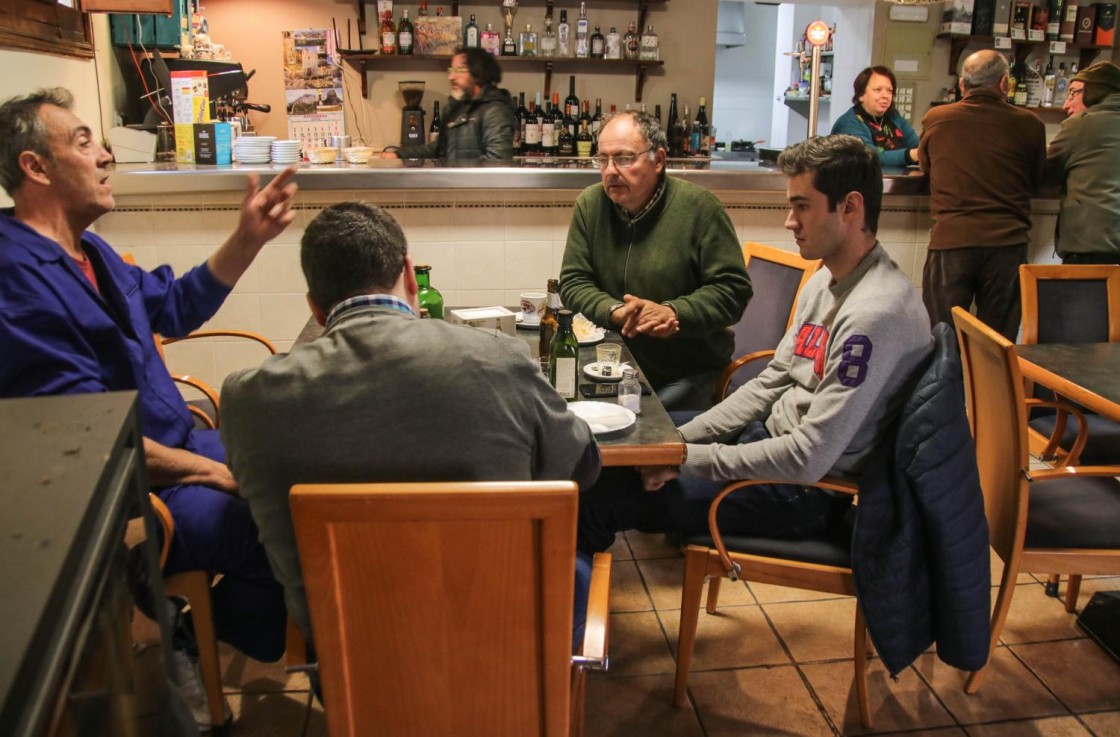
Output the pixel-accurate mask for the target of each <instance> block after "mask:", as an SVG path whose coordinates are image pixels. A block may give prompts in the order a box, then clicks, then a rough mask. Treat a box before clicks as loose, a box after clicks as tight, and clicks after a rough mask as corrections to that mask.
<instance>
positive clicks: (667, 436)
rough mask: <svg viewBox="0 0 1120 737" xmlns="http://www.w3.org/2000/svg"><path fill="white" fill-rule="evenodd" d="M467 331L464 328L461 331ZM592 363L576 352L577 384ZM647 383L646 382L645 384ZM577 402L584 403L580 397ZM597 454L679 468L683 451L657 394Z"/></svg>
mask: <svg viewBox="0 0 1120 737" xmlns="http://www.w3.org/2000/svg"><path fill="white" fill-rule="evenodd" d="M464 329H467V328H464ZM322 332H323V328H322V327H321V326H320V325H319V324H318V323H317V322H315V318H311V319H309V320H308V322H307V324H306V325H305V326H304V328H303V330H302V332H300V334H299V337H298V338H297V339H296V343H297V344H298V343H306V342H308V341H311V340H314V339H315V338H317V337H319V336H320V335H321V334H322ZM517 334H518V337H520V338H522V339H524V340H525V342H526V343H527V344H528V345H529V354H530V355H531V356H533V357H534V358H536V357H537V355H538V352H537V345H538V339H537V331H536V330H521V329H519V330H518V331H517ZM605 340H607V341H610V342H613V343H619V344H620V345H621V346H622V360H623V361H625V362H627V363H629V364H630V365H631V366H634V367H635V368H637V369H638V376H639V378H640V379H641V380H642V381H646V380H645V377H644V375H643V374H642V370H641V367H640V366H638V362H637V361H635V360H634V357H633V356H632V355H631V354H630V351H629V350H628V349H627V347H626V344H625V343H624V342H623V341H622V338H621V337H620V336H619V335H618V333H615V332H613V331H608V332H607V336H606V338H605ZM594 360H595V346H594V345H582V346H580V349H579V368H580V374H579V375H580V383H590V381H591V380H590V379H588V378H586V376H584V373H583V367H584V366H585V365H586V364H588V363H591V362H592V361H594ZM646 383H648V382H646ZM580 399H583V397H582V396H581V397H580ZM587 401H596V402H614V401H615V400H614V399H595V400H587ZM596 440H597V441H598V442H599V452H600V453H601V454H602V457H603V465H604V466H678V465H680V464H681V463H684V458H685V448H684V441H683V440H681V436H680V433H678V432H677V428H676V426H675V425H674V424H673V421H672V420H671V419H670V418H669V413H668V412H666V411H665V407H664V406H663V405H662V404H661V400H660V399H658V398H657V394H650V395H648V396H646V395H643V396H642V411H641V413H640V414H639V415H638V421H637V423H635V425H634V426H633V427H631V428H629V429H627V430H624V431H621V432H618V433H611V434H609V435H606V436H597V437H596Z"/></svg>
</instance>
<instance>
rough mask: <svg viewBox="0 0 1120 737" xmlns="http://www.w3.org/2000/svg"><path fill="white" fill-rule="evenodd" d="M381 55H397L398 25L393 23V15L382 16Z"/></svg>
mask: <svg viewBox="0 0 1120 737" xmlns="http://www.w3.org/2000/svg"><path fill="white" fill-rule="evenodd" d="M380 30H381V53H382V54H386V55H388V54H395V53H397V24H396V23H394V22H393V14H392V13H385V15H383V16H381V29H380Z"/></svg>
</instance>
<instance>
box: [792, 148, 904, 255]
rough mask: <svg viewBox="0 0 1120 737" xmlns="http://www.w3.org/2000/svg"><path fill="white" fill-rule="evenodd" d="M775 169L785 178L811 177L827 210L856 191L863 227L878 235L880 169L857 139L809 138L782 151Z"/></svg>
mask: <svg viewBox="0 0 1120 737" xmlns="http://www.w3.org/2000/svg"><path fill="white" fill-rule="evenodd" d="M778 166H779V167H780V168H781V170H782V173H783V174H785V175H786V176H787V177H795V176H798V175H800V174H812V176H813V188H814V189H816V190H817V191H818V192H820V193H821V194H823V195H824V196H825V197H827V198H828V209H829V210H830V211H834V210H836V205H837V204H838V203H839V202H840V200H842V199H843V198H844V196H845V195H847V194H848V193H849V192H859V193H860V195H862V196H863V223H864V227H865V228H866V229H867V230H868V232H870V233H872V234H874V233H876V232H878V230H879V210H880V209H881V208H882V205H883V170H882V168H881V167H880V166H879V156H878V154H876V153H875V152H874V151H872V150H871V149H870V148H868V147H867V145H866V144H865V143H864V142H863V141H861V140H860V139H858V138H856V137H855V136H849V135H846V134H837V135H834V136H819V137H816V138H810V139H809V140H807V141H802V142H801V143H798V144H796V145H794V146H790V147H789V148H787V149H786V150H785V151H782V153H781V155H780V156H778Z"/></svg>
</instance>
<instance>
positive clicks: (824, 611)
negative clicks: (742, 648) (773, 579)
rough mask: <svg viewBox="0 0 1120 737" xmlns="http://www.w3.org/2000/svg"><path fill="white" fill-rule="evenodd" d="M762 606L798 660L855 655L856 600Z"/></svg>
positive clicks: (802, 661) (803, 661)
mask: <svg viewBox="0 0 1120 737" xmlns="http://www.w3.org/2000/svg"><path fill="white" fill-rule="evenodd" d="M762 608H763V610H764V611H765V612H766V613H767V614H768V615H769V616H770V619H771V620H772V621H773V622H774V627H775V628H776V629H777V630H778V636H779V637H781V638H782V640H783V641H784V642H785V643H786V645H787V646H788V647H789V649H790V652H791V653H793V659H794V660H796V661H797V662H798V663H806V662H811V661H815V660H842V659H851V658H852V648H853V647H854V645H855V642H854V639H853V638H854V633H855V624H856V602H855V599H852V598H843V599H829V600H827V601H803V602H797V603H794V604H764V605H763V607H762Z"/></svg>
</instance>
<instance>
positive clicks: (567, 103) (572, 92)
mask: <svg viewBox="0 0 1120 737" xmlns="http://www.w3.org/2000/svg"><path fill="white" fill-rule="evenodd" d="M564 116H565V117H567V118H571V119H572V135H575V132H576V131H575V121H576V119H577V118H579V98H578V97H576V75H574V74H571V75H568V96H567V97H565V98H564Z"/></svg>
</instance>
